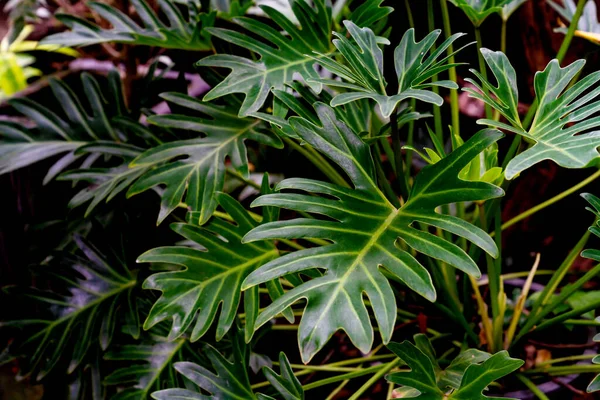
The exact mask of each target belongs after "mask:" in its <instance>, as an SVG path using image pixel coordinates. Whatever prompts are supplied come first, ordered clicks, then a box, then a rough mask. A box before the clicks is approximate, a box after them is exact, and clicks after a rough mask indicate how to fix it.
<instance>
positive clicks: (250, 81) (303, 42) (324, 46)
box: [197, 0, 332, 116]
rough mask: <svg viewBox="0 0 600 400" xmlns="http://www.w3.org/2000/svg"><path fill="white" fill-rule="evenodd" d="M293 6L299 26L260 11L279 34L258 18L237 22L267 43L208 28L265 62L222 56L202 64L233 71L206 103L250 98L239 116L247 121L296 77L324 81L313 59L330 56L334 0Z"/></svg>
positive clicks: (292, 0)
mask: <svg viewBox="0 0 600 400" xmlns="http://www.w3.org/2000/svg"><path fill="white" fill-rule="evenodd" d="M290 4H291V6H292V10H293V12H294V15H295V16H296V18H297V19H298V21H299V22H300V25H301V26H300V27H298V26H296V25H294V24H293V22H291V21H290V20H289V19H288V18H287V17H285V16H284V15H283V14H282V13H281V12H279V11H277V10H276V9H274V8H272V7H269V6H261V9H262V10H263V11H264V12H265V13H266V14H267V15H268V16H269V17H270V18H271V19H272V20H273V22H275V23H276V24H277V25H278V26H279V29H274V28H272V27H271V26H269V25H267V24H265V23H262V22H259V21H257V20H255V19H250V18H245V17H242V18H237V19H236V20H235V21H236V22H237V23H238V24H239V25H240V26H241V27H243V28H245V29H246V30H248V31H249V32H251V33H253V34H255V35H257V36H259V37H260V38H261V39H262V40H263V41H257V40H255V39H253V38H252V37H251V36H248V35H247V34H243V33H242V32H237V31H233V30H229V29H222V28H210V29H207V31H209V32H210V33H211V34H212V35H213V36H216V37H218V38H220V39H223V40H226V41H228V42H230V43H233V44H235V45H238V46H241V47H244V48H246V49H248V50H250V51H252V52H254V53H256V54H258V55H259V56H260V58H259V59H258V60H256V61H253V60H250V59H247V58H244V57H239V56H234V55H231V54H217V55H213V56H209V57H206V58H203V59H202V60H200V61H199V62H198V63H197V65H199V66H207V67H220V68H229V69H231V73H230V74H229V75H228V76H227V78H225V80H223V81H222V82H221V83H219V84H218V85H217V86H215V87H214V88H213V89H212V90H211V91H210V92H208V93H207V94H206V96H204V100H212V99H216V98H218V97H221V96H225V95H227V94H231V93H243V94H244V95H245V99H244V102H243V104H242V106H241V108H240V110H239V114H240V115H241V116H245V115H249V114H252V113H253V112H256V111H258V110H259V109H260V108H261V107H262V106H263V104H264V103H265V100H266V98H267V96H268V94H269V92H270V91H271V89H273V88H274V89H283V87H284V84H285V83H288V82H291V81H292V80H293V75H294V74H300V75H301V76H302V78H303V79H304V80H305V81H308V80H309V79H318V78H319V74H318V73H317V72H316V71H315V69H314V68H313V66H314V64H315V60H314V59H313V58H312V57H311V56H310V54H312V53H313V52H319V53H329V47H330V41H329V39H330V37H331V24H332V21H331V4H330V0H315V1H314V7H311V6H310V5H309V3H307V2H306V1H303V0H300V1H298V0H290ZM281 31H285V33H287V34H284V33H282V32H281ZM267 43H269V44H267ZM309 84H310V86H311V87H312V88H313V89H314V90H315V91H317V92H319V91H320V90H321V85H320V84H319V83H316V82H313V83H309Z"/></svg>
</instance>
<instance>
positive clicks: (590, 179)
mask: <svg viewBox="0 0 600 400" xmlns="http://www.w3.org/2000/svg"><path fill="white" fill-rule="evenodd" d="M599 177H600V170H598V171H596V172H595V173H593V174H592V175H590V176H589V177H587V178H586V179H584V180H583V181H581V182H579V183H578V184H577V185H575V186H572V187H570V188H569V189H567V190H565V191H563V192H561V193H559V194H557V195H556V196H554V197H552V198H551V199H548V200H546V201H545V202H543V203H540V204H538V205H537V206H535V207H532V208H530V209H529V210H527V211H524V212H522V213H521V214H519V215H517V216H516V217H514V218H511V219H510V220H508V221H506V222H505V223H503V224H502V230H505V229H508V228H510V227H511V226H513V225H514V224H516V223H517V222H519V221H522V220H524V219H525V218H527V217H529V216H531V215H533V214H535V213H537V212H539V211H542V210H543V209H544V208H546V207H549V206H551V205H552V204H554V203H556V202H558V201H560V200H562V199H564V198H565V197H567V196H569V195H570V194H572V193H574V192H576V191H578V190H579V189H581V188H583V187H585V186H587V185H589V184H590V183H592V182H593V181H595V180H596V179H598V178H599Z"/></svg>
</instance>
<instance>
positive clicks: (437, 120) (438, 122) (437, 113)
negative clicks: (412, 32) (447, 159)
mask: <svg viewBox="0 0 600 400" xmlns="http://www.w3.org/2000/svg"><path fill="white" fill-rule="evenodd" d="M427 27H428V28H429V32H432V31H434V30H435V14H434V9H433V0H427ZM433 50H435V45H434V46H433V49H432V51H433ZM431 81H432V82H437V81H438V76H437V74H435V75H434V76H432V77H431ZM431 89H432V90H433V92H434V93H435V94H437V95H439V94H440V89H439V87H437V86H435V85H434V86H433V87H432V88H431ZM433 121H434V128H435V134H436V135H437V137H438V139H440V141H442V142H443V140H444V130H443V128H442V112H441V110H440V108H439V107H438V106H436V105H435V104H434V105H433Z"/></svg>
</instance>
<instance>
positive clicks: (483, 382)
mask: <svg viewBox="0 0 600 400" xmlns="http://www.w3.org/2000/svg"><path fill="white" fill-rule="evenodd" d="M415 343H416V344H417V345H416V346H415V345H413V344H412V343H410V342H409V341H404V342H402V343H390V344H389V345H388V348H389V349H390V350H391V351H392V352H394V353H395V354H396V355H397V356H398V357H399V358H400V359H401V360H402V361H404V362H405V363H406V364H407V365H408V366H409V367H410V369H411V370H410V371H409V372H396V373H392V374H389V375H388V376H386V379H387V380H388V381H390V382H392V383H396V384H399V385H403V388H412V389H416V390H417V391H418V394H417V393H416V394H414V395H412V396H409V397H408V398H414V399H419V400H447V399H454V400H459V399H460V400H484V399H491V397H487V396H484V395H483V394H482V392H483V391H484V390H485V389H486V387H487V386H488V385H490V384H491V383H493V382H494V381H496V380H498V379H500V378H502V377H504V376H506V375H508V374H510V373H511V372H513V371H515V370H516V369H518V368H519V367H521V366H522V365H523V364H524V362H523V361H522V360H518V359H515V358H510V357H509V355H508V352H506V351H501V352H499V353H496V354H494V355H493V356H492V355H490V354H488V353H484V352H482V351H479V350H476V349H469V350H466V351H464V352H462V353H461V354H459V355H458V356H457V357H456V358H455V359H454V361H452V363H451V364H450V365H449V366H448V368H446V370H443V371H442V370H441V368H440V367H439V365H438V363H437V361H436V359H435V353H434V352H433V349H432V348H431V345H430V344H429V340H428V339H426V338H425V337H424V335H417V336H415Z"/></svg>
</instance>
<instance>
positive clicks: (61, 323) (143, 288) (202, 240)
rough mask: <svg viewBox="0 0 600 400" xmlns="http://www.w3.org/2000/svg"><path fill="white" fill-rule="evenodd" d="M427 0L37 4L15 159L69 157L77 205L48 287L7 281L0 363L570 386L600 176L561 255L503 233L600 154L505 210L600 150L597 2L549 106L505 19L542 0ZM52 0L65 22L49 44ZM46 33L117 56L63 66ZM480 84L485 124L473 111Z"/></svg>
mask: <svg viewBox="0 0 600 400" xmlns="http://www.w3.org/2000/svg"><path fill="white" fill-rule="evenodd" d="M418 1H419V2H423V3H425V0H418ZM416 2H417V0H413V1H410V0H407V1H405V2H400V1H397V2H392V1H385V2H384V1H383V0H366V1H358V0H356V1H351V0H336V1H331V0H312V1H307V0H289V2H288V1H282V2H278V1H258V3H259V4H258V5H257V4H255V2H254V1H250V0H228V1H203V0H198V1H193V0H187V1H180V0H158V1H147V0H129V1H123V2H119V1H116V2H111V1H98V2H79V3H78V2H69V1H67V2H64V1H60V2H58V1H57V3H58V5H59V6H60V7H52V4H53V3H52V2H45V1H43V2H42V1H36V0H32V1H29V0H12V1H10V2H9V4H8V6H7V10H9V11H10V12H11V14H10V24H11V25H10V27H11V30H10V32H9V33H8V34H7V35H6V37H5V38H4V39H3V40H2V43H1V44H0V99H4V98H5V99H7V100H6V101H7V104H8V105H9V107H5V108H3V109H2V110H3V113H4V110H7V111H6V115H5V116H3V118H2V119H1V120H0V174H6V175H8V174H10V175H11V176H13V177H19V176H20V175H19V174H20V173H21V172H22V171H23V170H29V171H35V173H33V174H31V176H35V175H37V174H40V173H41V174H43V177H40V179H39V181H40V182H43V184H44V185H47V186H48V187H51V188H56V192H55V193H54V194H53V197H54V195H55V197H56V199H57V200H56V201H60V202H62V203H61V206H62V207H63V208H61V206H56V209H57V210H58V213H59V215H61V217H59V218H60V219H61V221H58V222H56V221H53V222H51V223H47V224H43V226H41V227H39V228H37V229H36V230H39V232H38V234H39V233H41V235H42V236H44V238H45V239H40V238H39V237H38V238H36V237H35V232H31V235H29V236H27V240H28V241H29V242H28V247H29V248H30V249H31V254H29V256H28V261H30V262H31V263H32V264H34V265H32V266H31V268H30V271H31V273H32V279H31V282H32V287H31V288H26V287H25V286H24V285H6V286H4V294H3V297H2V299H3V301H6V302H7V303H6V304H13V303H12V302H14V304H18V305H19V311H18V313H16V314H15V313H14V312H12V313H7V314H6V315H9V314H10V315H11V316H12V317H11V318H10V319H7V320H5V321H3V322H2V332H3V333H2V338H3V340H5V341H6V343H5V344H6V349H5V350H4V351H3V352H2V353H1V354H0V364H8V365H11V366H12V367H14V369H15V370H18V371H19V372H18V377H19V378H23V379H30V380H31V381H40V382H42V383H43V384H44V385H45V388H46V390H47V393H48V394H47V396H50V397H48V398H51V397H52V398H70V399H98V400H99V399H105V398H110V399H120V400H124V399H140V400H143V399H150V398H154V399H157V400H175V399H184V398H185V399H198V400H199V399H245V400H247V399H285V400H299V399H304V398H326V399H338V398H350V399H354V400H358V399H360V398H369V399H371V398H372V399H375V398H382V399H383V398H418V399H424V400H426V399H429V400H434V399H439V400H443V399H456V400H458V399H461V400H474V399H486V398H495V397H489V396H488V395H490V396H496V395H505V394H508V393H512V394H513V395H514V393H519V395H523V396H525V394H526V393H530V394H532V395H533V396H536V397H537V398H539V399H548V398H549V397H548V395H547V394H545V393H544V391H543V390H542V389H540V388H539V387H538V386H539V384H540V383H541V382H544V381H546V380H548V379H549V377H555V376H561V375H573V374H577V373H597V372H600V365H596V364H594V363H600V361H599V359H598V356H596V357H595V358H593V357H594V355H593V354H588V353H584V354H573V353H568V354H567V355H564V356H563V357H559V356H556V357H553V358H552V357H548V356H547V354H546V353H542V352H538V356H537V357H538V358H535V357H534V358H535V360H533V361H532V360H531V358H532V357H531V354H530V353H528V352H530V348H531V347H532V346H533V345H532V343H534V341H533V340H531V338H539V337H540V335H543V334H544V332H546V333H547V332H549V329H551V330H556V332H559V334H560V335H564V336H566V337H569V336H570V335H571V334H573V335H575V333H581V332H583V333H584V334H587V332H589V331H590V330H591V329H593V328H594V327H595V326H596V325H598V324H600V320H598V321H594V317H595V315H594V311H595V309H596V308H598V307H599V306H600V297H599V296H598V293H599V292H598V291H595V290H591V289H590V288H593V287H594V285H595V284H596V283H597V278H596V275H597V274H598V272H600V264H597V265H595V266H594V265H592V264H586V265H588V266H587V268H586V269H584V270H575V269H574V268H573V265H574V263H575V261H576V260H580V259H587V260H588V262H589V263H591V262H592V261H593V262H600V251H598V250H593V249H587V250H584V251H582V250H583V249H584V248H586V247H587V242H588V239H589V238H590V236H592V237H593V236H594V235H595V236H598V237H600V225H599V222H598V219H599V218H600V199H599V198H597V197H595V196H594V195H593V194H589V193H584V194H583V195H582V196H583V197H584V199H585V200H586V201H587V202H588V203H589V205H590V206H591V207H590V208H589V209H590V210H591V211H592V212H593V213H594V216H595V220H594V223H593V225H592V227H591V228H589V232H577V231H576V230H575V229H573V228H572V227H565V229H567V230H570V231H569V232H570V233H571V235H574V236H580V235H583V236H582V237H581V239H580V240H579V241H578V242H576V243H575V242H574V241H573V243H567V244H565V245H564V246H565V247H568V248H569V249H571V251H570V252H569V254H568V255H567V256H566V258H565V259H564V260H559V261H558V262H557V261H556V260H544V261H542V262H543V263H544V266H545V267H544V269H545V273H543V274H542V273H540V269H538V267H539V265H540V255H539V254H538V255H537V257H536V259H535V262H534V260H533V259H531V260H529V259H527V260H525V262H527V263H530V264H529V265H531V264H533V267H529V266H522V265H521V266H519V267H520V269H518V270H517V271H514V270H513V272H511V273H507V272H506V270H505V271H504V273H503V268H506V267H507V266H510V265H511V264H512V262H513V260H512V259H510V258H508V257H504V256H503V253H505V252H506V248H505V247H504V246H503V243H502V231H503V230H505V229H507V228H508V227H510V226H513V225H514V224H515V223H516V222H518V221H521V220H523V219H525V218H526V217H528V216H530V215H532V214H534V213H537V212H539V211H542V210H543V209H544V208H546V207H548V206H550V205H552V204H554V203H556V202H558V201H559V200H561V199H562V198H564V197H566V196H567V195H569V194H571V193H574V192H580V189H581V188H583V187H584V186H585V185H587V184H589V183H591V182H592V181H593V180H595V179H596V178H597V177H599V176H600V172H595V173H593V174H591V175H590V176H589V177H588V178H586V179H584V180H581V181H580V182H575V185H574V186H573V187H571V188H570V189H568V190H566V191H565V192H563V193H561V194H559V195H557V196H555V197H553V198H551V199H550V200H548V201H546V202H544V203H541V204H539V205H535V206H534V207H532V208H531V209H529V210H527V211H525V212H523V213H522V214H520V215H518V216H517V217H514V218H512V219H510V220H509V221H503V220H502V217H503V213H502V210H503V207H504V206H505V204H506V202H503V198H504V196H505V195H506V193H508V192H509V190H510V188H511V185H512V183H513V182H515V181H517V180H519V179H521V176H522V175H523V174H526V173H527V171H530V170H533V169H535V168H538V167H539V166H540V165H546V164H548V163H551V164H552V165H554V166H555V168H564V169H570V170H575V169H584V168H588V169H595V168H597V166H598V160H599V159H600V154H599V153H598V147H599V146H600V131H599V130H597V129H598V127H599V126H600V116H599V111H600V87H598V86H597V84H598V82H600V71H593V70H592V71H590V70H589V68H588V69H584V66H585V64H586V60H585V59H579V60H574V61H572V62H569V63H567V62H565V61H564V59H565V56H566V54H567V50H568V48H569V46H570V44H571V42H572V41H573V38H574V37H583V38H586V39H589V40H590V41H592V42H594V41H598V40H596V39H597V36H598V32H599V31H600V23H599V22H598V19H597V17H596V16H595V13H596V8H595V6H594V3H593V1H591V0H590V2H589V3H586V1H585V0H580V1H578V2H574V1H573V0H565V1H564V2H560V4H559V3H557V2H554V1H549V5H550V6H549V7H552V8H553V9H555V10H556V12H557V15H558V16H560V18H562V19H561V25H559V26H557V29H558V31H559V32H560V34H561V35H562V34H564V36H560V37H561V40H562V41H561V43H562V45H561V47H560V50H559V52H558V54H557V55H556V58H555V59H553V60H552V61H550V62H549V63H547V66H546V67H545V68H544V69H543V70H540V71H538V72H537V73H535V76H534V77H533V78H532V83H533V88H532V91H531V92H532V93H533V95H534V96H533V98H532V100H531V105H530V106H529V107H528V110H527V112H526V113H525V112H523V103H524V102H527V101H528V100H527V96H528V94H527V93H529V89H528V88H522V89H521V92H520V90H519V86H520V85H521V84H522V83H521V82H522V80H521V79H519V75H518V74H519V72H518V67H516V66H515V65H516V63H514V62H511V60H509V57H508V56H507V55H506V54H507V49H506V24H507V21H508V20H509V18H511V16H512V15H514V14H515V13H516V12H518V9H519V7H521V6H522V5H523V4H526V3H527V0H441V1H435V2H434V1H432V0H428V1H427V4H426V7H425V8H426V10H427V16H428V21H429V26H428V27H424V26H419V25H418V24H417V25H415V22H414V21H415V20H414V18H413V14H412V8H411V7H412V6H413V5H414V3H416ZM75 3H77V4H78V5H77V6H75V5H74V4H75ZM84 3H85V4H84ZM448 4H450V6H451V7H455V8H453V10H454V11H456V12H460V13H464V16H465V20H466V21H470V23H471V25H472V26H461V27H460V30H462V31H464V33H461V32H456V33H454V34H453V33H452V26H451V23H450V22H451V21H450V18H449V11H448V8H449V7H448ZM80 6H81V7H80ZM36 7H38V12H37V13H31V12H30V11H28V9H30V8H36ZM39 10H44V12H45V13H49V12H50V11H51V12H52V15H53V16H52V18H54V20H55V22H56V23H60V28H57V29H54V30H52V32H51V33H50V34H47V35H44V37H43V38H40V40H39V42H38V41H33V40H29V39H28V36H29V35H30V34H31V32H33V31H34V30H35V26H36V24H40V23H41V22H40V18H41V17H40V15H42V14H43V13H41V12H40V11H39ZM82 10H84V11H82ZM440 16H441V19H442V21H436V17H437V18H438V19H439V18H440ZM400 19H402V20H403V21H404V20H406V23H407V24H408V25H410V28H409V29H408V30H406V31H399V29H400V26H403V25H402V24H397V23H395V22H394V21H395V20H400ZM492 19H496V20H497V21H496V22H498V21H500V22H501V23H502V31H501V32H499V33H498V36H500V37H501V44H500V48H499V49H494V50H492V49H488V48H486V47H483V43H482V37H481V27H482V25H484V24H487V23H488V22H489V21H490V20H492ZM436 23H439V25H440V27H443V28H444V30H443V31H442V30H441V29H435V27H436ZM403 24H404V22H403ZM454 28H455V30H456V27H454ZM472 37H474V38H475V43H469V38H472ZM489 42H490V47H492V43H493V42H494V41H493V40H490V41H489ZM459 46H460V47H459ZM76 49H77V50H76ZM32 52H35V54H36V56H38V55H39V54H40V53H44V56H43V58H44V57H62V60H63V61H62V62H65V61H64V59H69V60H70V59H71V58H72V57H79V56H81V57H83V56H84V55H86V56H87V57H88V58H90V57H91V58H92V60H95V61H96V62H97V63H100V61H98V60H101V59H102V60H104V59H110V60H112V61H114V62H115V65H116V66H115V68H111V69H110V70H108V71H106V70H105V71H104V74H103V73H93V72H94V71H84V72H81V73H78V77H77V79H72V77H71V78H70V79H66V78H65V79H60V76H43V75H44V73H45V72H43V71H42V70H41V69H39V68H41V67H40V65H39V62H37V61H36V58H35V57H34V55H30V54H29V53H32ZM471 53H472V54H471ZM468 54H471V57H472V58H473V59H475V57H476V58H477V60H478V68H473V69H471V70H470V72H468V69H467V68H465V67H464V65H465V64H467V62H466V61H467V60H468V59H469V56H467V55H468ZM90 55H91V56H90ZM44 59H45V58H44ZM190 60H193V61H194V62H195V64H193V65H192V62H191V61H190ZM78 61H81V60H78ZM193 68H196V71H195V72H193ZM593 68H594V67H593V66H592V69H593ZM84 69H85V68H84ZM457 70H459V71H460V72H461V74H464V76H465V77H466V78H465V79H464V81H463V80H461V79H458V77H457ZM96 72H98V71H96ZM490 72H491V74H490ZM40 76H41V78H39V77H40ZM167 76H170V78H168V77H167ZM200 78H202V80H201V79H200ZM35 79H38V80H35ZM34 85H38V86H39V87H38V88H37V89H36V90H46V91H45V92H44V96H36V95H35V94H36V91H35V90H33V89H32V86H34ZM45 85H47V86H48V89H44V87H45ZM198 85H199V86H201V87H202V89H200V90H199V89H198ZM461 86H462V93H461V94H460V96H461V101H467V100H470V101H473V102H474V104H476V105H477V107H478V108H479V110H480V111H481V113H480V114H481V116H482V118H479V119H478V120H477V121H476V122H477V124H478V125H481V126H480V127H479V128H474V126H475V125H474V124H472V125H467V126H466V127H465V125H463V126H462V129H461V126H460V120H459V112H460V109H459V99H458V96H459V92H461V90H460V87H461ZM186 88H189V90H186ZM28 95H31V96H28ZM442 111H443V113H442ZM446 111H448V115H446ZM524 114H525V115H524ZM446 119H447V120H446ZM569 173H571V174H573V175H569V176H574V177H575V178H572V179H578V178H577V177H579V176H582V175H576V174H575V173H576V172H575V171H569ZM569 179H571V178H569ZM4 190H6V189H4V188H3V191H4ZM53 190H54V189H53ZM65 196H68V198H70V200H64V198H65ZM63 200H64V201H63ZM584 203H585V202H584V201H581V207H582V208H583V207H584V206H585V204H584ZM53 204H55V203H53ZM565 212H566V211H565ZM57 226H58V227H59V229H56V228H57ZM34 231H35V230H34ZM57 232H58V233H57ZM591 234H593V235H591ZM580 253H581V258H579V256H580ZM24 260H25V258H24ZM519 262H520V263H523V262H524V261H523V260H519ZM25 264H26V263H25V262H24V263H23V265H20V266H19V267H23V269H24V268H25V267H27V265H25ZM548 270H549V271H550V273H548ZM515 278H517V279H516V282H517V284H515V283H514V282H515ZM511 279H512V280H511ZM508 281H510V282H512V283H511V284H512V286H508V285H507V282H508ZM515 285H516V286H515ZM4 299H6V300H4ZM296 321H298V323H297V324H296ZM287 331H291V334H292V335H293V336H291V335H289V334H288V332H287ZM296 337H297V339H296ZM596 340H597V341H600V339H599V338H598V336H596ZM569 343H571V342H569ZM590 343H591V345H592V346H594V344H593V342H592V341H591V340H590ZM357 350H358V351H357ZM542 354H546V358H545V359H543V356H542ZM540 357H541V358H542V359H541V360H540V359H539V358H540ZM592 361H593V363H592ZM577 362H583V363H584V364H578V363H577ZM557 363H565V365H560V366H557V365H555V364H557ZM57 377H58V379H56V378H57ZM57 382H59V383H57ZM590 382H591V383H590ZM566 385H567V384H566ZM63 386H64V387H63ZM568 386H569V388H574V389H573V390H576V391H577V390H578V393H583V392H582V390H585V389H586V388H587V391H588V392H595V391H597V390H600V378H599V377H598V376H597V377H596V378H593V376H591V375H586V374H584V375H582V380H579V381H575V382H574V383H572V385H571V384H570V383H569V384H568ZM57 387H58V388H57ZM313 393H314V394H313ZM61 396H62V397H61ZM558 396H562V397H557V398H566V397H564V396H567V394H564V392H562V394H558Z"/></svg>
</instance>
